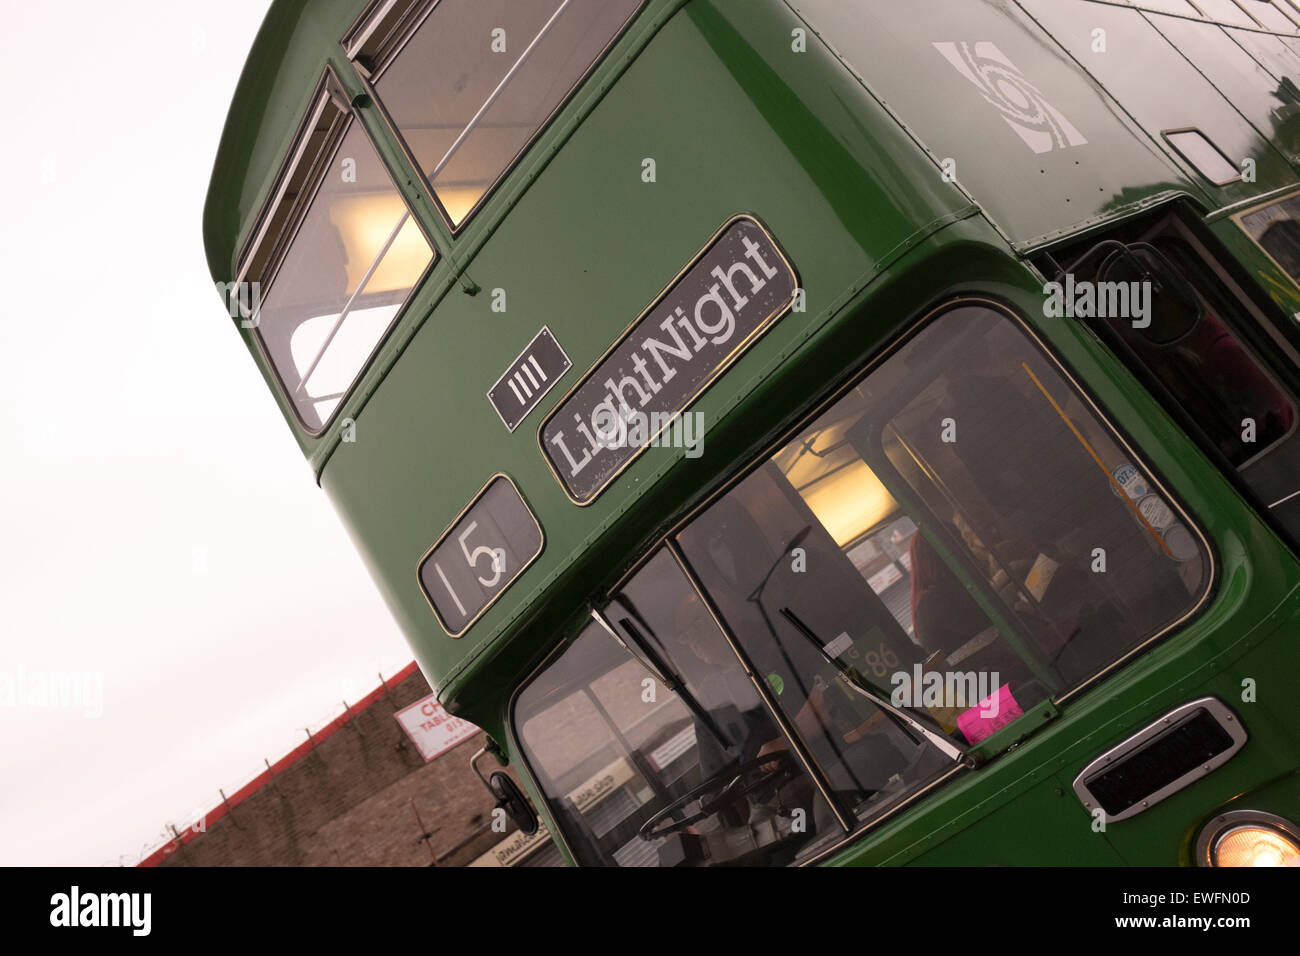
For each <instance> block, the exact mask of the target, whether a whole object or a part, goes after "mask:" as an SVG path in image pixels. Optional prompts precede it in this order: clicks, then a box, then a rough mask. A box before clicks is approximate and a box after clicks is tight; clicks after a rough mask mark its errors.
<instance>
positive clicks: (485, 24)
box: [375, 0, 642, 227]
mask: <svg viewBox="0 0 1300 956" xmlns="http://www.w3.org/2000/svg"><path fill="white" fill-rule="evenodd" d="M641 3H642V0H532V2H529V3H520V2H519V0H440V2H439V3H438V4H437V5H436V6H435V7H434V8H433V10H432V11H431V12H430V14H429V15H428V17H427V18H426V19H425V20H424V22H423V23H422V24H420V26H419V27H418V28H417V29H416V31H415V33H414V34H413V35H412V36H411V38H410V39H409V41H407V43H406V44H405V46H403V47H402V48H401V50H400V52H399V53H398V54H397V55H396V57H395V59H393V61H392V62H391V63H390V64H389V65H388V66H386V67H384V68H383V70H382V72H381V73H380V75H379V77H378V79H377V81H376V83H375V89H376V92H377V93H378V95H379V99H380V100H381V101H382V103H383V105H384V107H385V109H386V110H387V111H388V115H389V116H390V117H391V118H392V121H393V124H394V125H395V126H396V127H397V130H398V132H399V133H400V134H401V136H402V138H403V139H404V140H405V141H406V144H407V146H408V147H409V149H410V151H411V154H412V155H413V157H414V158H415V161H416V163H417V165H418V166H419V167H420V169H421V170H422V171H423V172H424V174H425V175H426V176H427V177H428V179H429V182H430V184H431V186H432V188H433V191H434V193H435V195H436V196H437V198H438V202H439V203H440V204H441V205H442V208H443V211H444V212H445V213H446V215H447V218H448V220H449V221H450V222H451V224H452V226H453V227H454V226H459V225H460V224H461V223H462V222H464V220H465V218H466V217H467V216H468V215H469V212H470V210H472V209H473V208H474V207H475V206H476V205H477V204H478V202H479V200H480V199H482V197H483V196H484V194H485V193H486V192H487V191H488V190H489V189H491V188H492V186H493V185H494V184H495V183H496V181H497V180H498V179H499V178H500V177H501V176H502V175H503V174H504V173H505V171H506V169H507V168H509V166H510V165H511V164H512V163H513V162H514V160H515V158H516V157H517V156H518V155H519V154H520V153H521V152H522V151H523V149H524V147H525V146H526V145H527V144H528V143H529V142H530V141H531V140H532V138H533V137H534V136H536V135H537V133H538V132H539V131H540V130H541V128H542V127H543V126H544V125H545V124H546V122H547V120H548V119H549V118H550V116H551V114H552V113H554V112H555V110H556V109H557V108H558V107H559V106H560V104H561V103H562V102H563V101H564V99H565V98H566V97H567V96H568V95H569V93H570V91H571V90H572V89H573V88H574V87H575V86H576V85H577V83H578V82H579V81H580V80H581V79H582V77H583V76H584V75H586V73H587V72H588V71H589V70H590V69H591V68H592V67H593V65H594V64H595V63H596V61H597V60H598V59H599V58H600V56H601V54H602V53H603V52H604V50H605V49H606V48H607V47H608V46H609V45H610V44H611V43H612V42H613V41H614V39H615V38H616V37H617V36H618V35H619V33H620V32H621V31H622V30H623V27H624V26H625V25H626V24H627V22H628V21H629V20H630V19H631V17H632V15H633V14H634V13H635V12H636V10H637V8H638V7H640V6H641Z"/></svg>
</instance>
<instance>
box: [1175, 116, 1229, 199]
mask: <svg viewBox="0 0 1300 956" xmlns="http://www.w3.org/2000/svg"><path fill="white" fill-rule="evenodd" d="M1165 136H1166V138H1167V139H1168V140H1169V142H1170V144H1171V145H1172V146H1173V147H1174V149H1176V150H1178V152H1179V153H1180V154H1181V155H1182V157H1183V158H1184V159H1186V160H1187V161H1188V162H1189V163H1191V164H1192V165H1193V166H1195V167H1196V169H1197V171H1198V172H1200V174H1201V175H1202V176H1204V177H1205V178H1206V179H1208V180H1209V181H1210V182H1212V183H1214V184H1215V185H1216V186H1223V185H1226V184H1227V183H1231V182H1236V181H1237V180H1238V179H1240V178H1241V170H1239V169H1238V168H1237V167H1236V166H1234V165H1232V163H1230V162H1228V160H1227V159H1226V158H1225V157H1224V155H1223V154H1222V153H1221V152H1219V150H1218V147H1216V146H1215V145H1214V144H1213V143H1212V142H1210V140H1209V138H1208V137H1207V136H1206V135H1205V134H1204V133H1202V132H1201V131H1200V130H1195V129H1194V130H1188V131H1186V132H1182V133H1166V134H1165Z"/></svg>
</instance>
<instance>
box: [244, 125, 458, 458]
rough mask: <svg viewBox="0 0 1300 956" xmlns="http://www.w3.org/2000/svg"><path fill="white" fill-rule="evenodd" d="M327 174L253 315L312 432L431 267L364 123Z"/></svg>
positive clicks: (334, 406) (322, 423)
mask: <svg viewBox="0 0 1300 956" xmlns="http://www.w3.org/2000/svg"><path fill="white" fill-rule="evenodd" d="M322 176H323V178H322V179H321V180H320V182H319V186H318V188H317V191H316V194H315V196H314V198H313V199H312V201H311V204H310V206H309V207H308V208H307V211H306V214H305V215H304V217H303V220H302V223H301V225H300V226H299V228H298V230H297V233H296V234H295V235H294V237H293V239H292V242H291V244H290V245H289V248H288V250H287V252H286V253H285V254H284V257H283V260H282V261H281V262H280V264H279V266H278V268H277V269H276V270H275V272H274V273H273V275H272V277H271V279H270V283H269V287H268V288H267V289H266V291H265V292H264V294H263V297H262V304H261V309H260V312H259V313H258V315H257V316H256V317H255V327H256V330H257V335H258V337H259V338H260V339H261V341H262V343H263V345H264V346H265V348H266V351H267V353H268V355H269V356H270V360H271V363H272V365H274V367H275V371H276V374H277V375H278V376H279V378H280V381H281V383H282V384H283V386H284V389H285V391H286V392H287V394H288V396H289V399H290V401H291V402H292V404H293V407H294V409H295V411H296V412H297V414H298V417H299V418H300V420H301V421H302V423H303V424H304V425H305V426H306V427H307V430H308V431H310V432H312V433H318V432H319V431H320V430H321V429H323V428H324V426H325V424H326V423H327V422H328V421H329V420H330V418H331V417H332V416H333V414H334V411H335V410H336V409H337V408H338V406H339V403H340V402H341V401H342V400H343V397H344V396H345V395H346V394H347V392H348V391H349V390H350V389H351V387H352V385H353V384H354V383H355V382H356V380H357V378H358V377H359V376H360V374H361V372H362V370H363V369H364V368H365V366H366V363H367V362H368V361H369V359H370V356H371V355H372V354H373V353H374V351H375V349H376V347H377V346H378V345H379V342H380V340H381V339H382V338H383V337H384V335H385V333H386V332H387V331H388V329H389V327H390V326H391V325H392V323H393V320H394V319H395V318H396V317H397V314H398V313H399V312H400V311H401V309H402V306H403V304H404V303H405V301H406V299H407V296H408V295H409V293H410V291H411V289H412V287H413V286H414V285H415V284H416V283H417V282H418V281H419V278H420V276H421V275H422V274H423V273H424V271H425V269H426V268H428V266H429V264H430V262H432V260H433V251H432V250H431V248H430V246H429V243H428V241H427V240H426V239H425V238H424V234H423V233H422V232H421V231H420V228H419V227H418V226H417V225H416V223H415V220H414V219H413V218H412V217H411V214H410V212H409V211H408V210H407V207H406V204H405V202H404V201H403V199H402V197H401V194H400V193H398V191H397V189H396V188H395V187H394V185H393V182H392V180H391V179H390V178H389V175H388V172H387V170H386V169H385V167H384V165H383V163H382V162H381V161H380V159H379V156H378V154H377V153H376V152H375V150H374V147H372V146H371V144H370V141H369V139H367V137H366V134H365V132H364V130H363V129H362V128H361V126H360V124H355V123H354V124H352V125H351V127H350V128H349V129H348V131H347V133H346V134H345V135H344V137H343V139H342V141H341V143H340V144H339V146H338V148H337V150H335V152H334V155H333V157H332V158H331V160H330V161H329V163H328V164H326V166H325V169H324V171H323V173H322Z"/></svg>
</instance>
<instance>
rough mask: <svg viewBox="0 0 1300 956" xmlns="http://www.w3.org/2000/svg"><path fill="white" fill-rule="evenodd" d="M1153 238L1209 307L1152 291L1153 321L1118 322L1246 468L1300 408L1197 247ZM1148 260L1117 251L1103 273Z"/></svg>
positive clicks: (1150, 365)
mask: <svg viewBox="0 0 1300 956" xmlns="http://www.w3.org/2000/svg"><path fill="white" fill-rule="evenodd" d="M1151 244H1152V246H1154V247H1155V248H1156V249H1157V250H1158V251H1159V252H1160V253H1162V254H1163V255H1165V256H1167V257H1168V259H1169V260H1170V261H1171V263H1172V265H1173V267H1174V268H1175V269H1176V270H1177V274H1178V275H1181V276H1182V277H1183V278H1184V279H1185V280H1187V281H1188V283H1189V286H1190V288H1191V294H1192V295H1197V296H1198V298H1200V300H1201V307H1202V309H1203V312H1201V313H1200V315H1199V318H1197V313H1196V312H1195V311H1190V312H1189V311H1188V310H1186V309H1178V308H1169V307H1165V306H1164V305H1162V297H1161V296H1158V295H1157V296H1153V298H1152V306H1153V308H1152V309H1151V316H1150V320H1149V321H1150V325H1149V326H1148V327H1146V328H1135V327H1134V325H1133V323H1131V322H1124V321H1117V322H1111V323H1110V325H1111V326H1112V328H1113V330H1114V334H1115V335H1117V336H1118V337H1119V338H1120V339H1121V340H1123V342H1124V344H1125V345H1127V346H1128V347H1129V348H1130V349H1131V350H1132V352H1133V356H1134V357H1135V358H1136V359H1137V360H1138V361H1139V362H1141V364H1142V365H1143V366H1145V367H1146V368H1147V369H1148V370H1149V371H1150V372H1151V374H1152V375H1154V376H1155V377H1156V378H1157V379H1158V380H1159V382H1160V384H1161V385H1163V386H1164V387H1165V388H1166V389H1167V390H1168V391H1169V394H1170V395H1171V396H1172V398H1173V400H1174V401H1175V402H1176V403H1177V405H1178V406H1179V407H1180V408H1181V409H1182V410H1183V411H1184V412H1186V413H1187V414H1188V415H1189V416H1190V417H1191V419H1192V420H1193V421H1194V422H1195V423H1196V425H1197V426H1198V427H1199V428H1200V429H1201V430H1202V431H1203V432H1204V433H1205V436H1206V437H1207V438H1208V439H1209V440H1210V441H1211V442H1212V443H1213V444H1214V446H1215V447H1216V448H1217V449H1218V450H1219V451H1220V452H1221V453H1222V454H1223V456H1224V457H1225V458H1226V459H1227V460H1228V461H1229V462H1230V463H1231V464H1232V465H1234V466H1237V467H1241V466H1242V465H1244V464H1246V462H1248V461H1249V460H1251V459H1253V458H1255V457H1256V456H1258V455H1261V454H1263V453H1264V452H1265V451H1267V450H1268V449H1270V448H1271V447H1273V446H1274V445H1275V444H1276V443H1278V442H1279V441H1281V440H1282V439H1284V438H1286V437H1287V436H1288V435H1289V434H1290V433H1291V429H1292V427H1293V425H1294V424H1295V421H1296V408H1295V406H1294V404H1292V402H1291V399H1290V398H1289V397H1288V396H1287V394H1286V393H1285V392H1284V391H1283V390H1282V389H1281V387H1279V386H1278V385H1277V384H1276V383H1275V382H1274V380H1273V378H1272V376H1271V375H1270V374H1269V373H1268V372H1266V371H1265V369H1264V365H1263V363H1262V362H1260V361H1259V359H1258V358H1257V357H1256V356H1255V354H1254V352H1253V351H1251V350H1250V349H1249V348H1247V347H1246V345H1245V344H1244V343H1243V342H1242V340H1241V338H1240V337H1239V336H1238V335H1237V334H1236V333H1235V332H1234V331H1232V329H1231V327H1230V326H1229V324H1228V320H1227V316H1229V315H1231V314H1232V312H1230V311H1229V310H1228V307H1227V306H1228V304H1227V303H1221V302H1219V301H1218V300H1217V297H1216V296H1212V295H1208V294H1204V293H1206V292H1208V291H1209V290H1208V289H1205V288H1204V282H1203V278H1202V277H1203V276H1205V275H1206V274H1207V273H1206V270H1205V267H1204V263H1203V261H1202V260H1201V259H1200V258H1199V257H1198V256H1197V255H1196V253H1195V252H1194V251H1193V250H1192V249H1191V247H1190V246H1188V245H1187V243H1185V242H1184V241H1183V240H1181V239H1178V238H1174V237H1165V236H1160V237H1156V238H1153V239H1152V242H1151ZM1138 255H1139V256H1140V255H1142V252H1141V250H1140V249H1139V252H1138ZM1142 266H1143V262H1142V260H1141V259H1138V258H1136V257H1133V256H1129V257H1125V256H1119V255H1115V256H1111V257H1110V258H1108V259H1107V260H1106V261H1105V262H1104V263H1103V265H1102V267H1101V269H1100V271H1099V278H1100V279H1101V280H1102V281H1109V282H1115V281H1118V282H1131V281H1134V280H1137V279H1140V278H1141V273H1142ZM1198 293H1200V295H1198ZM1193 319H1196V321H1195V322H1194V323H1193V322H1192V320H1193ZM1247 421H1249V422H1253V423H1254V427H1253V429H1251V430H1249V431H1248V430H1246V429H1245V428H1243V425H1244V423H1245V422H1247ZM1288 490H1289V489H1288Z"/></svg>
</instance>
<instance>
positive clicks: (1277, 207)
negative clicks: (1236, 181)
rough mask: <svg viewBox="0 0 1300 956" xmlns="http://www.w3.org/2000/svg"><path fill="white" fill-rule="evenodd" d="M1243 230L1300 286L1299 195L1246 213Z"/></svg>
mask: <svg viewBox="0 0 1300 956" xmlns="http://www.w3.org/2000/svg"><path fill="white" fill-rule="evenodd" d="M1241 228H1242V229H1244V230H1246V232H1247V234H1248V235H1249V236H1250V237H1251V238H1252V239H1254V240H1255V242H1257V243H1259V245H1260V246H1261V247H1262V248H1263V250H1264V251H1265V252H1267V253H1268V254H1269V255H1270V256H1272V257H1273V260H1274V261H1275V262H1276V263H1277V264H1278V265H1279V266H1281V267H1282V268H1283V269H1285V270H1286V274H1287V275H1289V276H1290V277H1291V278H1292V279H1294V280H1295V281H1296V282H1297V283H1300V196H1291V197H1289V198H1287V199H1283V200H1281V201H1280V202H1276V203H1274V204H1273V205H1271V206H1266V207H1265V208H1263V209H1257V210H1255V211H1254V212H1250V213H1247V214H1246V215H1244V216H1242V217H1241Z"/></svg>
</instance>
